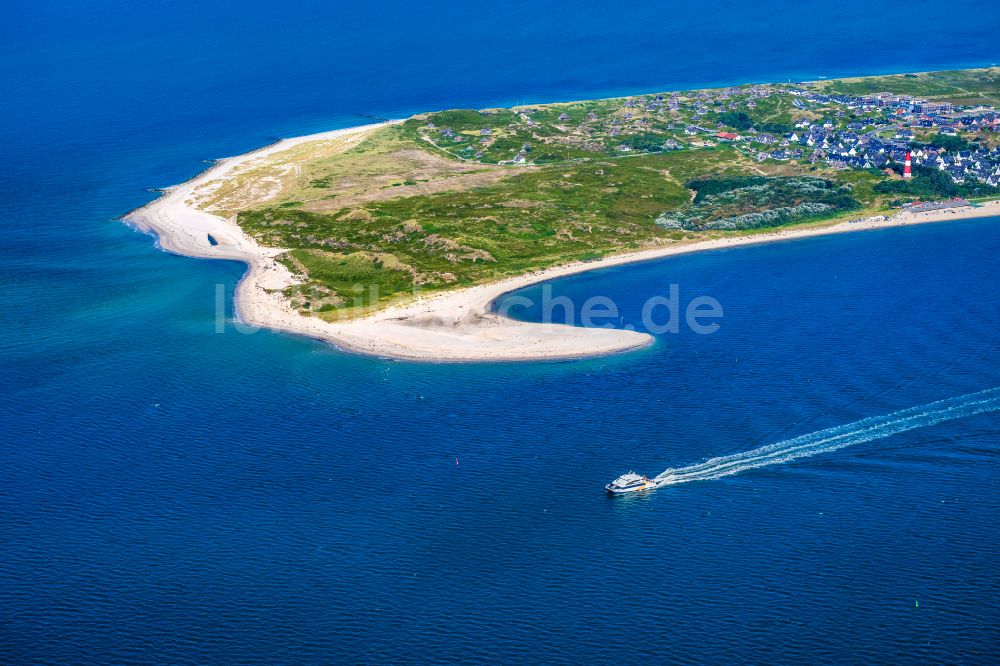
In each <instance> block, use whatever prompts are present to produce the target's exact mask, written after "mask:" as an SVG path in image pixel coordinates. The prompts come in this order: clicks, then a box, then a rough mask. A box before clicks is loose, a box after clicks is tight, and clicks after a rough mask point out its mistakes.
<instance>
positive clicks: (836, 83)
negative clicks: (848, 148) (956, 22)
mask: <svg viewBox="0 0 1000 666" xmlns="http://www.w3.org/2000/svg"><path fill="white" fill-rule="evenodd" d="M815 85H816V87H817V88H820V89H822V90H824V91H826V92H829V93H841V94H848V95H864V94H867V93H871V92H887V93H893V94H896V95H914V96H920V97H925V98H927V99H931V100H934V101H940V102H952V103H953V104H963V105H976V104H987V105H991V106H998V105H1000V67H990V68H987V69H974V70H951V71H944V72H921V73H919V74H895V75H892V76H868V77H862V78H854V79H834V80H830V81H822V82H817V83H816V84H815Z"/></svg>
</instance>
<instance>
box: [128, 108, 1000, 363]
mask: <svg viewBox="0 0 1000 666" xmlns="http://www.w3.org/2000/svg"><path fill="white" fill-rule="evenodd" d="M391 122H398V121H391ZM383 124H384V123H379V124H373V125H363V126H358V127H350V128H346V129H340V130H333V131H330V132H322V133H319V134H311V135H306V136H300V137H295V138H291V139H283V140H281V141H278V142H276V143H273V144H271V145H269V146H266V147H264V148H260V149H258V150H254V151H251V152H249V153H246V154H244V155H239V156H237V157H231V158H228V159H223V160H219V161H218V162H217V163H216V164H215V165H214V166H212V167H211V168H209V169H208V170H206V171H204V172H203V173H201V174H199V175H198V176H196V177H195V178H193V179H191V180H189V181H187V182H185V183H182V184H180V185H177V186H174V187H170V188H166V189H165V190H164V192H163V195H162V196H161V197H159V198H158V199H156V200H154V201H152V202H150V203H149V204H147V205H146V206H143V207H142V208H138V209H136V210H134V211H132V212H130V213H128V214H127V215H125V216H124V218H123V219H124V220H126V221H127V222H129V223H131V224H133V225H135V226H136V227H138V228H139V229H141V230H143V231H147V232H150V233H154V234H156V235H157V237H158V239H159V240H158V244H159V246H160V247H161V248H162V249H164V250H166V251H168V252H173V253H176V254H181V255H186V256H192V257H202V258H208V259H230V260H237V261H242V262H244V263H246V264H247V265H248V270H247V272H246V274H245V275H244V276H243V278H242V279H241V280H240V282H239V284H238V285H237V287H236V314H237V317H238V318H239V319H241V320H242V321H244V322H245V323H248V324H252V325H255V326H261V327H264V328H270V329H275V330H280V331H286V332H289V333H295V334H299V335H305V336H308V337H312V338H317V339H320V340H324V341H326V342H330V343H332V344H334V345H335V346H337V347H340V348H343V349H345V350H349V351H354V352H359V353H363V354H370V355H376V356H382V357H390V358H396V359H406V360H424V361H517V360H541V359H570V358H582V357H589V356H599V355H605V354H612V353H616V352H623V351H628V350H632V349H637V348H641V347H645V346H648V345H650V344H652V342H653V337H652V336H650V335H648V334H646V333H639V332H636V331H629V330H621V329H606V328H581V327H575V326H567V325H562V324H540V323H529V322H521V321H517V320H514V319H509V318H507V317H502V316H500V315H498V314H496V313H493V312H492V311H491V308H492V305H493V303H494V302H495V301H496V300H497V299H498V298H500V297H501V296H503V295H505V294H508V293H510V292H512V291H516V290H518V289H521V288H524V287H527V286H530V285H533V284H537V283H540V282H547V281H549V280H553V279H556V278H561V277H566V276H569V275H575V274H578V273H583V272H587V271H592V270H598V269H601V268H608V267H611V266H620V265H623V264H628V263H636V262H642V261H651V260H656V259H662V258H666V257H671V256H674V255H679V254H687V253H691V252H702V251H706V250H713V249H719V248H727V247H740V246H743V245H754V244H759V243H768V242H773V241H779V240H792V239H796V238H809V237H813V236H826V235H830V234H836V233H846V232H851V231H864V230H871V229H883V228H890V227H900V226H907V225H912V224H923V223H928V222H939V221H947V220H959V219H965V218H972V217H991V216H997V215H1000V201H991V202H988V203H986V204H983V205H981V206H978V207H970V208H961V209H942V210H934V211H929V212H916V213H914V212H901V213H898V214H896V215H894V216H892V217H890V218H887V219H883V220H878V219H866V220H860V221H848V222H838V223H834V224H830V225H827V226H819V227H806V228H793V229H785V230H778V231H771V232H765V233H760V234H753V235H746V236H730V237H726V238H716V239H710V240H704V241H695V242H692V243H684V244H680V245H672V246H667V247H658V248H652V249H646V250H638V251H635V252H629V253H625V254H616V255H612V256H609V257H605V258H603V259H600V260H596V261H589V262H586V263H584V262H577V263H573V264H566V265H563V266H554V267H552V268H548V269H545V270H541V271H536V272H534V273H529V274H525V275H519V276H516V277H513V278H506V279H503V280H499V281H497V282H493V283H490V284H485V285H478V286H475V287H469V288H466V289H460V290H455V291H449V292H444V293H439V294H436V295H433V296H428V297H424V298H420V299H418V300H415V301H412V302H409V303H405V304H402V305H397V306H390V307H388V308H385V309H383V310H380V311H378V312H376V313H374V314H372V315H369V316H366V317H364V318H360V319H354V320H347V321H343V322H327V321H324V320H321V319H318V318H316V317H307V316H303V315H300V314H299V313H298V312H296V311H295V310H294V309H293V308H292V307H291V305H290V304H289V303H288V301H287V300H286V299H285V297H284V295H283V294H282V293H281V290H282V289H284V288H285V287H287V286H290V285H292V284H295V282H296V280H295V277H294V276H293V275H292V274H291V272H290V271H289V270H288V269H287V268H286V267H285V266H284V265H282V264H281V263H280V262H278V261H277V260H276V257H277V256H278V255H280V254H281V253H282V252H283V250H282V249H281V248H269V247H264V246H261V245H260V244H258V243H257V242H256V241H255V240H254V239H253V238H251V237H250V236H248V235H247V234H246V233H244V232H243V230H242V229H240V228H239V226H238V225H237V224H236V223H235V222H233V221H230V220H226V219H224V218H222V217H219V216H217V215H213V214H211V213H208V212H205V211H202V210H199V209H197V208H195V207H194V206H192V205H189V204H188V202H187V198H188V196H189V195H190V194H192V193H193V192H194V190H195V189H196V188H198V187H200V186H202V185H204V184H205V183H208V182H212V181H215V180H220V179H224V178H226V177H227V176H229V175H230V174H231V173H232V171H233V170H234V169H236V168H237V167H239V166H240V165H242V164H245V163H248V162H251V161H253V160H254V159H257V158H261V157H266V156H269V155H272V154H274V153H277V152H281V151H283V150H286V149H288V148H291V147H292V146H295V145H298V144H301V143H307V142H311V141H321V140H323V139H328V138H337V137H342V136H348V135H351V134H358V133H362V132H368V131H371V130H373V129H375V128H377V127H380V126H382V125H383ZM209 236H211V238H212V239H213V240H214V241H215V244H214V245H213V244H212V243H210V242H209Z"/></svg>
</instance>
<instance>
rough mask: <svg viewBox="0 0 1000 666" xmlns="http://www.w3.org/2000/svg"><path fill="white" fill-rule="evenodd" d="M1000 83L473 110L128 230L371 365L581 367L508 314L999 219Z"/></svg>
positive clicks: (940, 78) (278, 319)
mask: <svg viewBox="0 0 1000 666" xmlns="http://www.w3.org/2000/svg"><path fill="white" fill-rule="evenodd" d="M997 105H1000V68H991V69H977V70H961V71H949V72H933V73H920V74H903V75H892V76H879V77H867V78H856V79H840V80H829V81H817V82H807V83H796V84H769V85H760V84H754V85H744V86H734V87H729V88H723V89H711V90H695V91H686V92H675V93H654V94H647V95H640V96H633V97H628V98H615V99H602V100H590V101H579V102H570V103H558V104H537V105H531V106H524V107H515V108H506V109H505V108H494V109H481V110H469V109H465V110H450V111H440V112H434V113H426V114H419V115H416V116H413V117H411V118H408V119H405V120H400V121H391V122H386V123H381V124H376V125H366V126H362V127H354V128H349V129H342V130H335V131H332V132H324V133H321V134H314V135H310V136H304V137H297V138H294V139H286V140H283V141H280V142H278V143H276V144H273V145H271V146H268V147H266V148H263V149H261V150H257V151H254V152H251V153H248V154H245V155H241V156H239V157H234V158H229V159H225V160H221V161H219V162H218V163H217V164H216V165H215V166H213V167H212V168H211V169H209V170H208V171H206V172H204V173H203V174H201V175H200V176H198V177H196V178H194V179H193V180H191V181H188V182H187V183H184V184H182V185H179V186H176V187H173V188H170V189H169V190H167V191H166V192H165V193H164V194H163V196H162V197H160V198H159V199H157V200H155V201H153V202H152V203H150V204H149V205H147V206H145V207H143V208H140V209H138V210H136V211H133V212H132V213H130V214H128V215H127V216H126V219H127V220H128V221H129V222H131V223H132V224H134V225H135V226H137V227H139V228H140V229H143V230H147V231H150V232H153V233H155V234H157V235H158V237H159V243H160V246H161V247H162V248H163V249H165V250H168V251H171V252H176V253H179V254H184V255H190V256H197V257H206V258H218V259H235V260H239V261H243V262H245V263H247V265H248V266H249V270H248V272H247V274H246V276H245V277H244V278H243V280H242V281H241V282H240V284H239V286H238V287H237V294H236V303H237V313H238V316H239V317H240V318H241V319H242V320H243V321H245V322H247V323H250V324H255V325H258V326H264V327H268V328H272V329H277V330H283V331H288V332H293V333H297V334H303V335H308V336H312V337H315V338H319V339H322V340H326V341H329V342H331V343H333V344H335V345H337V346H339V347H341V348H344V349H348V350H353V351H358V352H362V353H368V354H376V355H381V356H387V357H393V358H403V359H421V360H441V361H448V360H451V361H471V360H497V361H500V360H519V359H546V358H552V359H555V358H575V357H583V356H591V355H598V354H608V353H613V352H618V351H624V350H628V349H634V348H638V347H642V346H645V345H648V344H650V343H651V342H652V338H651V336H649V335H647V334H645V333H640V332H635V331H631V330H620V329H609V328H581V327H572V326H564V325H558V324H538V323H526V322H520V321H516V320H512V319H509V318H507V317H503V316H501V315H499V314H496V313H494V312H492V309H491V308H492V304H493V302H494V301H495V300H496V299H497V298H498V297H499V296H501V295H503V294H504V293H507V292H510V291H513V290H516V289H519V288H521V287H524V286H527V285H530V284H534V283H538V282H542V281H546V280H551V279H554V278H557V277H562V276H566V275H570V274H573V273H579V272H582V271H588V270H593V269H595V268H602V267H607V266H612V265H617V264H623V263H628V262H635V261H645V260H650V259H657V258H662V257H667V256H671V255H675V254H680V253H686V252H694V251H701V250H708V249H712V248H718V247H731V246H735V245H743V244H749V243H760V242H767V241H773V240H779V239H789V238H797V237H805V236H813V235H821V234H830V233H840V232H845V231H854V230H863V229H872V228H879V227H886V226H893V225H903V224H912V223H919V222H929V221H935V220H943V219H956V218H959V217H969V216H992V215H1000V203H998V202H997V201H996V199H1000V149H998V144H1000V113H998V112H997V111H996V110H995V108H996V106H997Z"/></svg>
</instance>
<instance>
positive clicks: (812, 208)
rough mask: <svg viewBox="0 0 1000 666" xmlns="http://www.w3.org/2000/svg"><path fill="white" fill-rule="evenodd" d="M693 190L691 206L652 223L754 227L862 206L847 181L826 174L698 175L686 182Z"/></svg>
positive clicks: (728, 228)
mask: <svg viewBox="0 0 1000 666" xmlns="http://www.w3.org/2000/svg"><path fill="white" fill-rule="evenodd" d="M687 185H688V187H690V188H691V189H693V190H695V192H697V195H696V196H695V199H694V201H693V202H692V204H691V205H690V206H688V207H686V208H683V209H680V210H676V211H673V212H671V213H664V214H663V215H661V216H660V217H659V218H657V220H656V223H657V224H658V225H659V226H661V227H663V228H666V229H685V230H688V231H706V230H711V229H715V230H726V231H738V230H742V229H758V228H761V227H775V226H778V225H781V224H792V223H797V222H804V221H807V220H811V219H818V218H821V217H829V216H831V215H833V214H836V213H841V212H844V211H849V210H854V209H857V208H860V204H859V203H858V201H857V199H855V198H854V197H853V196H852V194H851V187H850V185H837V184H836V183H834V182H833V181H830V180H826V179H824V178H807V177H802V176H796V177H789V176H783V177H782V176H779V177H771V178H768V177H763V176H757V177H746V176H741V177H735V178H700V179H696V180H693V181H690V182H689V183H687Z"/></svg>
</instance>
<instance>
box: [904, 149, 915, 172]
mask: <svg viewBox="0 0 1000 666" xmlns="http://www.w3.org/2000/svg"><path fill="white" fill-rule="evenodd" d="M903 178H913V167H912V166H911V165H910V151H906V161H905V162H903Z"/></svg>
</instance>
